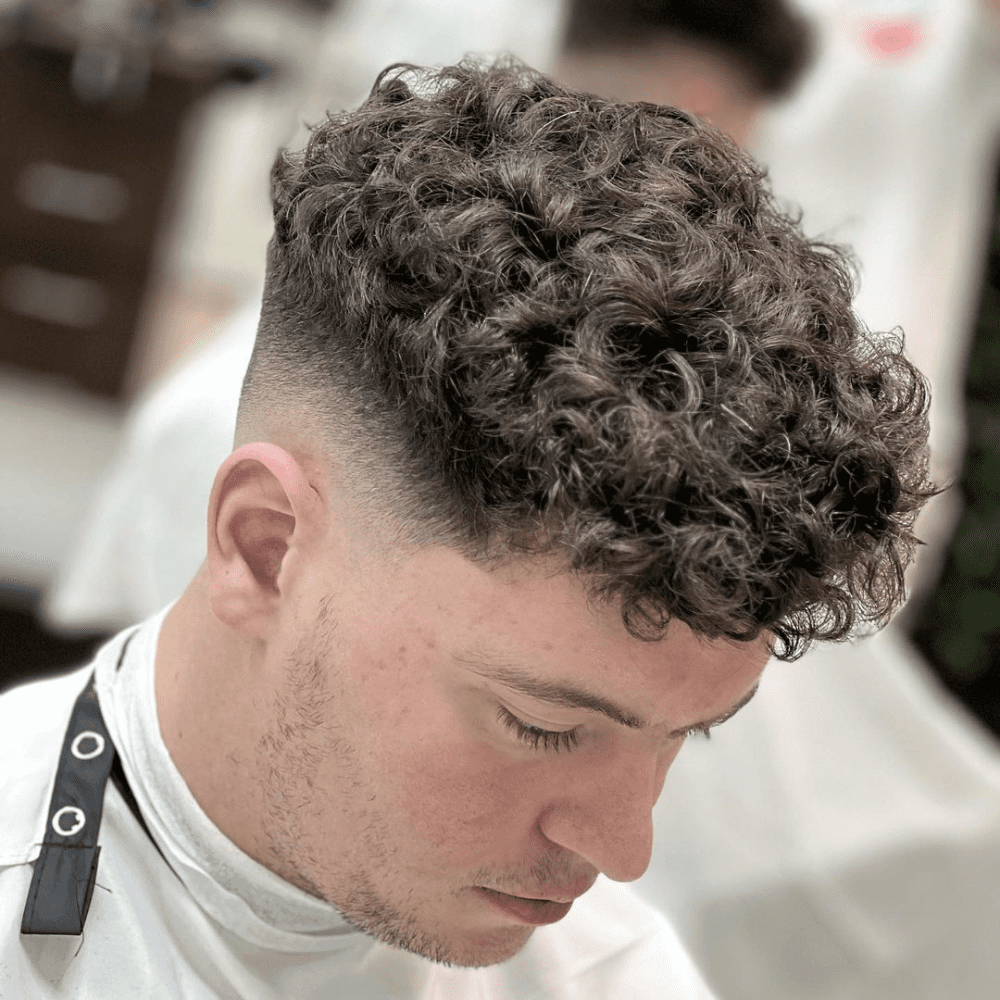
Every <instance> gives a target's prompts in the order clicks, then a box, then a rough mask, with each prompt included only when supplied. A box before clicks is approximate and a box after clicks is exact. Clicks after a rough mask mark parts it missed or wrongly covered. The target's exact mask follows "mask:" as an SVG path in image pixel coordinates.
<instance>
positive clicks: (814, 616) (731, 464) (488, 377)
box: [247, 61, 934, 659]
mask: <svg viewBox="0 0 1000 1000" xmlns="http://www.w3.org/2000/svg"><path fill="white" fill-rule="evenodd" d="M272 183H273V200H274V214H275V235H274V239H273V240H272V244H271V248H270V253H269V275H268V284H267V291H266V293H265V307H264V312H263V320H262V324H261V331H260V334H259V336H258V345H257V350H256V352H255V356H254V360H253V361H252V362H251V373H250V376H249V377H248V383H247V384H248V387H252V386H254V385H257V386H258V389H259V386H260V385H264V386H265V387H266V386H267V384H268V370H269V367H270V369H272V370H275V371H276V370H277V369H278V368H281V369H282V370H283V371H287V370H288V366H289V365H290V364H291V365H292V366H293V368H294V370H295V371H296V372H297V373H298V374H297V375H296V378H298V379H310V378H311V379H312V380H313V381H315V380H316V379H324V378H325V379H327V380H328V383H329V389H328V391H329V392H330V393H331V398H332V399H333V398H335V399H336V400H338V401H339V402H338V405H340V406H348V404H350V406H351V407H353V412H360V413H371V414H377V417H378V419H377V421H375V418H374V417H373V418H372V419H373V421H375V422H374V423H373V424H372V426H375V423H378V426H379V427H380V428H381V430H380V431H379V433H380V434H381V435H382V437H383V438H384V439H385V440H388V441H390V442H391V443H393V444H394V447H392V448H388V447H386V448H384V453H385V454H392V455H398V456H400V458H399V460H398V462H396V465H398V466H399V469H398V470H397V471H398V472H399V474H400V475H401V476H402V477H403V481H404V482H405V483H406V484H407V488H408V489H409V490H410V491H411V492H412V495H413V496H417V497H420V498H421V500H420V504H419V506H420V508H421V509H422V510H424V511H426V514H425V515H424V517H425V519H426V520H428V521H433V522H434V524H435V525H437V526H438V527H440V528H441V529H442V530H443V531H445V532H446V533H447V534H448V535H449V537H452V538H454V539H457V540H458V544H459V545H460V547H461V549H462V551H463V552H466V553H468V554H470V555H472V556H479V557H483V556H484V554H490V553H492V554H495V553H497V552H504V551H505V552H506V553H507V554H512V553H515V552H527V553H536V554H537V553H552V552H553V551H557V552H558V553H559V554H560V556H561V557H562V558H564V559H565V560H566V562H568V564H569V567H570V569H571V570H572V571H574V572H578V573H580V574H582V575H583V576H585V577H586V578H587V579H588V580H589V581H590V582H591V585H592V591H593V593H594V594H595V596H599V597H602V598H608V599H614V598H617V599H618V600H620V602H621V607H622V615H623V619H624V622H625V625H626V627H627V628H628V629H629V631H630V632H631V633H632V634H634V635H636V636H640V637H642V638H656V637H658V636H659V635H661V634H662V630H663V628H664V627H665V625H666V623H667V622H669V621H670V620H671V619H674V618H677V619H680V620H681V621H683V622H686V623H687V624H688V625H689V626H690V627H691V628H692V629H694V630H695V631H697V632H698V633H700V634H703V635H704V636H706V637H709V638H718V637H729V638H731V639H733V640H750V639H754V638H756V637H758V636H760V635H762V634H764V633H770V635H771V636H773V637H774V639H775V642H774V647H775V654H776V655H777V656H779V657H781V658H784V659H792V658H794V657H796V656H798V655H800V654H801V652H802V651H803V650H804V649H805V648H806V646H807V645H808V644H809V643H810V642H811V641H813V640H817V639H825V640H835V639H843V638H845V637H847V636H848V634H849V633H850V632H851V631H852V630H853V629H854V628H855V627H856V626H858V625H860V624H862V623H872V624H875V625H880V624H883V623H884V622H885V621H886V620H887V619H888V617H889V616H890V615H891V613H892V612H893V611H894V610H895V609H896V607H897V606H898V605H899V604H900V603H901V601H902V599H903V597H904V596H905V595H904V585H903V572H904V569H905V567H906V565H907V563H908V562H909V560H910V559H911V558H912V555H913V552H914V547H915V545H916V539H915V537H914V535H913V533H912V525H913V521H914V518H915V516H916V513H917V511H918V510H919V508H920V506H921V505H922V504H923V502H924V501H925V500H926V499H927V498H928V497H929V496H930V495H932V494H933V492H934V490H933V488H932V487H931V484H930V483H929V481H928V479H927V462H926V440H927V426H926V411H927V391H926V387H925V383H924V380H923V378H922V377H921V375H920V374H919V373H918V372H917V371H916V369H915V368H914V367H913V366H912V365H911V364H910V363H909V362H908V361H907V360H906V359H905V357H904V356H903V353H902V344H901V342H900V339H899V338H898V337H893V336H873V335H871V334H869V333H868V332H867V331H866V330H865V329H864V328H863V327H862V325H861V324H860V323H859V321H858V319H857V318H856V317H855V315H854V313H853V312H852V309H851V299H852V291H853V288H852V278H851V271H850V268H849V264H848V261H847V259H846V257H845V255H844V252H843V251H842V250H840V249H839V248H837V247H835V246H833V245H830V244H826V243H822V242H819V241H815V240H810V239H807V238H806V237H805V236H804V235H803V234H802V232H801V230H800V228H799V226H798V223H797V221H796V220H794V219H792V218H789V217H788V216H787V215H786V214H784V213H783V212H782V211H781V210H780V209H779V208H778V207H777V205H776V203H775V201H774V199H773V197H772V195H771V194H770V192H769V191H768V189H767V185H766V178H765V176H764V174H763V173H762V171H761V169H760V168H759V167H758V166H757V165H756V164H755V163H754V162H753V161H752V160H751V159H750V158H749V157H748V156H746V155H745V154H744V153H742V152H741V151H740V150H738V149H737V148H736V147H735V146H734V145H733V143H732V142H730V140H729V139H727V138H726V137H725V136H723V135H722V134H721V133H719V132H717V131H715V130H714V129H712V128H710V127H708V126H706V125H705V124H703V123H701V122H699V121H698V120H697V119H695V118H694V117H692V116H690V115H688V114H686V113H684V112H681V111H678V110H676V109H674V108H669V107H660V106H654V105H651V104H623V103H617V102H613V101H609V100H604V99H601V98H598V97H596V96H593V95H590V94H582V93H576V92H573V91H569V90H566V89H564V88H562V87H560V86H558V85H557V84H555V83H554V82H552V81H551V80H550V79H548V78H546V77H545V76H543V75H541V74H538V73H536V72H534V71H532V70H529V69H528V68H526V67H524V66H523V65H520V64H517V63H515V62H513V61H507V62H504V63H498V64H495V65H492V66H483V65H479V64H476V63H472V62H465V63H462V64H461V65H458V66H453V67H449V68H447V69H444V70H440V71H434V72H429V71H422V70H418V69H417V68H416V67H412V66H394V67H390V68H389V69H387V70H386V71H384V72H383V73H382V75H381V76H380V77H379V79H378V81H377V82H376V84H375V86H374V88H373V90H372V92H371V95H370V97H369V98H368V100H367V101H366V102H365V103H364V104H363V105H362V106H361V108H360V109H358V110H356V111H354V112H351V113H344V114H339V115H333V116H330V117H328V119H327V120H326V121H325V122H323V123H322V124H320V125H319V126H318V127H316V128H315V129H314V130H313V132H312V135H311V139H310V141H309V143H308V146H307V148H306V149H305V150H304V151H303V152H302V153H300V154H289V153H287V152H286V153H283V154H282V155H281V156H279V159H278V161H277V163H276V164H275V167H274V170H273V177H272ZM281 384H282V385H287V384H288V381H287V378H284V379H283V380H282V381H281ZM334 387H336V391H334ZM248 391H249V390H248ZM359 399H360V400H361V402H360V403H359V402H357V401H358V400H359ZM351 400H354V402H353V403H351ZM334 412H335V411H334ZM385 440H384V441H383V445H385ZM394 474H395V473H394Z"/></svg>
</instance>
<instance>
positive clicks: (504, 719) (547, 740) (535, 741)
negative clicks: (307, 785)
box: [497, 705, 580, 751]
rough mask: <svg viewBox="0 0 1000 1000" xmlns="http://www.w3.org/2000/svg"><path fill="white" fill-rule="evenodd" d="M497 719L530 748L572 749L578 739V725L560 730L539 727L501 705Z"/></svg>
mask: <svg viewBox="0 0 1000 1000" xmlns="http://www.w3.org/2000/svg"><path fill="white" fill-rule="evenodd" d="M497 719H498V720H499V721H500V722H501V723H502V724H503V725H504V726H506V727H507V728H508V729H510V730H512V731H513V732H514V734H515V735H516V736H517V738H518V739H519V740H520V741H521V742H522V743H526V744H527V745H528V746H530V747H531V748H532V750H554V751H559V750H572V749H573V748H574V747H575V746H576V745H577V743H578V742H579V740H580V734H579V728H580V727H579V726H574V727H573V728H572V729H561V730H556V729H541V728H540V727H538V726H532V725H531V724H530V723H527V722H525V721H524V720H523V719H519V718H518V717H517V716H516V715H514V714H513V712H510V711H508V710H507V709H506V708H504V706H503V705H500V706H499V707H498V709H497Z"/></svg>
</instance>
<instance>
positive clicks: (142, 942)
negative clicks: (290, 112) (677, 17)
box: [0, 62, 933, 1000]
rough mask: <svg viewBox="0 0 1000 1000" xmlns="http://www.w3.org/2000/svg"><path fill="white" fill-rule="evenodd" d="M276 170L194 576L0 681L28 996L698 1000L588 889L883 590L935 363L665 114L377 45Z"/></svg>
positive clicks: (908, 542) (513, 72)
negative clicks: (774, 661) (6, 688)
mask: <svg viewBox="0 0 1000 1000" xmlns="http://www.w3.org/2000/svg"><path fill="white" fill-rule="evenodd" d="M272 178H273V188H272V190H273V201H274V210H275V233H274V236H273V237H272V240H271V243H270V244H269V250H268V268H267V276H266V281H265V293H264V298H263V306H262V311H261V318H260V324H259V327H258V333H257V337H256V339H255V343H254V349H253V354H252V356H251V360H250V364H249V367H248V370H247V375H246V378H245V381H244V384H243V390H242V393H241V397H240V404H239V410H238V414H237V430H236V440H235V442H234V447H235V451H234V452H233V453H232V454H231V455H230V456H229V457H228V458H227V459H226V460H225V461H224V462H223V463H222V465H221V467H220V469H219V471H218V473H217V475H216V478H215V482H214V485H213V490H212V494H211V497H210V500H209V503H208V538H209V551H208V557H207V559H206V561H205V562H204V563H203V565H202V566H201V568H200V569H199V570H198V572H197V573H196V575H195V577H194V579H193V580H192V581H191V583H190V584H189V585H188V587H187V588H186V589H185V591H184V593H183V594H182V595H181V596H180V598H179V599H178V600H177V601H176V602H175V603H173V604H171V605H169V606H168V607H167V608H165V609H163V610H162V611H161V612H159V613H158V614H156V615H154V616H153V617H152V618H150V619H149V620H147V621H146V622H144V623H142V624H141V625H139V626H137V627H133V628H130V629H127V630H125V631H124V632H122V633H120V634H119V635H118V636H116V637H115V638H113V639H112V640H111V641H110V642H109V643H108V644H107V645H106V646H105V647H103V648H102V650H101V651H100V652H99V653H98V655H97V657H96V660H95V663H94V664H92V665H87V666H85V667H83V668H81V669H80V670H77V671H74V672H72V673H70V674H67V675H64V676H61V677H57V678H54V679H48V680H43V681H40V682H36V683H34V684H29V685H25V686H23V687H21V688H17V689H14V690H13V691H11V692H8V693H7V694H6V695H5V696H4V697H3V699H2V700H0V716H2V717H3V725H2V726H0V731H2V732H3V734H4V735H3V740H4V747H3V753H2V754H0V758H2V759H3V760H4V762H5V768H6V771H7V774H6V777H5V779H4V784H5V786H6V787H5V797H6V801H7V803H8V805H9V807H10V808H9V812H10V819H11V822H9V823H8V824H5V827H4V829H3V831H2V833H0V859H2V862H3V865H2V867H0V910H2V912H3V921H2V924H3V928H4V936H3V940H2V942H0V948H2V949H3V961H2V965H3V969H4V976H5V982H6V983H7V984H8V985H12V986H13V988H14V990H15V992H16V993H17V995H18V996H19V997H24V998H26V1000H27V998H30V997H54V996H57V995H63V994H65V992H66V991H67V990H68V991H70V992H75V993H82V994H87V995H91V994H92V995H101V996H115V995H119V994H121V993H123V992H125V991H128V992H135V991H136V990H139V991H140V992H142V993H143V994H145V995H148V996H160V997H164V998H166V997H171V998H173V997H176V998H180V997H184V998H185V1000H190V998H197V997H205V998H206V1000H207V998H215V997H220V996H229V995H232V994H237V995H240V996H242V997H247V998H252V997H257V996H259V997H262V998H263V997H265V996H266V997H273V996H287V997H295V998H297V1000H303V998H306V997H309V996H316V997H319V996H328V995H330V991H331V990H333V991H334V992H335V993H336V995H337V996H343V997H345V998H346V997H348V996H358V997H367V998H374V997H383V996H384V997H389V996H397V997H399V996H402V997H413V998H417V997H426V998H430V997H448V998H449V1000H452V998H459V997H465V996H468V997H470V998H471V997H483V996H495V997H497V998H501V997H504V998H505V997H510V996H539V997H541V996H545V997H552V998H557V997H565V998H567V1000H568V998H570V997H579V996H625V995H628V996H641V997H648V998H650V1000H654V998H656V1000H660V998H663V997H676V998H682V997H685V998H687V997H689V998H691V1000H695V998H707V997H709V996H710V994H709V992H708V990H706V988H705V987H704V985H703V984H702V983H701V982H700V981H699V978H698V975H697V973H696V972H695V970H694V967H693V966H692V965H691V964H690V962H689V961H688V959H687V958H686V956H685V954H684V952H683V950H682V949H681V948H680V946H679V943H678V942H677V941H676V939H675V938H674V937H673V935H672V932H671V930H670V927H669V924H668V923H667V922H666V921H665V920H663V919H662V918H661V917H658V916H657V915H656V914H655V912H654V911H653V910H652V909H650V908H648V907H645V906H643V905H641V904H640V903H639V901H638V900H637V899H636V898H635V897H633V896H632V895H631V893H629V892H628V891H627V890H625V889H624V888H622V887H616V886H612V885H610V884H609V883H608V882H606V881H603V880H602V881H601V882H600V883H599V884H598V885H597V886H596V887H595V888H594V889H593V892H592V894H591V895H589V896H587V897H586V898H584V899H581V900H580V901H579V903H578V904H577V906H576V907H575V908H574V909H573V910H572V912H571V904H572V903H573V900H574V899H576V898H577V897H581V896H583V895H584V894H585V893H587V892H588V890H590V889H591V887H592V886H594V883H595V880H596V879H597V877H598V875H599V874H601V873H603V874H604V875H606V876H607V878H608V879H610V880H612V881H614V882H627V881H633V880H635V879H636V878H638V877H639V875H641V873H642V871H643V870H644V869H645V867H646V866H647V864H648V862H649V857H650V852H651V849H652V827H651V817H650V811H651V809H652V806H653V803H654V802H655V800H656V798H657V796H658V794H659V791H660V788H661V786H662V783H663V779H664V777H665V774H666V771H667V769H668V768H669V766H670V764H671V762H672V761H673V759H674V758H675V757H676V755H677V753H678V751H679V750H680V749H681V745H682V743H683V742H684V739H685V738H686V737H687V736H689V735H693V734H694V733H696V732H701V733H707V731H708V730H709V729H711V728H713V727H715V726H717V725H720V724H721V723H723V722H725V721H726V720H728V719H729V718H730V717H731V716H733V715H734V714H735V713H736V712H737V711H738V710H739V709H741V708H742V707H743V706H744V705H745V704H747V702H749V700H750V699H751V698H752V696H753V694H754V692H755V690H756V686H757V683H758V680H759V677H760V674H761V672H762V671H763V669H764V666H765V664H766V663H767V661H768V660H769V659H770V657H771V656H772V655H773V656H775V657H777V658H779V659H786V660H787V659H794V658H795V657H796V656H797V655H799V654H800V653H801V652H802V651H803V650H804V649H805V648H806V647H807V646H808V645H809V644H811V643H813V642H817V641H824V640H826V641H832V640H836V639H841V638H843V637H844V636H845V635H847V634H849V633H850V632H851V631H852V630H853V628H854V627H856V626H860V625H862V624H867V625H870V626H874V627H878V626H879V625H881V624H883V623H884V622H885V621H886V620H887V618H888V617H889V616H890V615H891V614H892V612H893V611H894V610H895V608H896V606H898V603H899V602H900V601H901V600H902V598H903V595H904V588H903V572H904V569H905V566H906V565H907V563H908V562H909V560H910V558H911V557H912V554H913V551H914V549H915V546H916V539H915V537H914V536H913V535H912V531H911V528H912V525H913V521H914V519H915V517H916V514H917V511H918V510H919V508H920V507H921V506H922V504H923V502H924V501H925V500H926V499H927V497H928V496H929V495H930V494H931V493H932V492H933V487H932V486H931V484H930V482H929V480H928V478H927V455H926V439H927V424H926V409H927V399H926V391H925V385H924V382H923V379H922V377H921V376H920V374H919V373H918V372H917V371H916V369H915V368H914V367H913V366H912V364H911V363H910V362H909V361H907V360H906V359H905V357H904V356H903V354H902V348H901V343H900V341H899V339H898V338H894V337H892V336H886V335H880V334H870V333H869V332H868V331H866V330H865V329H864V328H863V327H861V326H860V325H859V324H858V322H857V320H856V317H855V316H854V314H853V312H852V309H851V282H850V278H849V272H848V270H847V268H846V266H845V261H844V260H843V258H842V256H841V255H840V254H839V253H838V251H837V250H836V248H834V247H832V246H829V245H827V244H824V243H822V242H819V241H813V240H809V239H807V238H805V237H804V236H803V235H802V234H801V232H800V231H799V230H798V229H797V227H796V224H795V223H794V221H793V220H791V219H789V218H788V217H787V216H786V215H784V214H783V213H782V212H780V211H777V210H776V209H775V207H774V203H773V198H772V197H771V195H770V193H769V192H768V191H767V188H766V186H765V180H764V175H763V174H762V172H761V171H760V170H759V169H758V168H757V166H756V165H755V164H754V162H753V161H752V160H751V159H750V158H749V157H748V156H746V155H745V154H744V153H742V152H741V151H740V150H739V149H738V148H737V147H736V146H735V144H733V143H732V142H731V141H730V140H728V139H727V138H726V137H725V136H724V135H723V134H722V133H720V132H719V131H717V130H715V129H712V128H711V127H708V126H706V125H704V124H703V123H701V122H699V121H698V119H697V118H695V117H694V116H693V115H690V114H688V113H686V112H683V111H679V110H677V109H674V108H666V107H661V106H657V105H653V104H643V105H634V104H621V103H614V102H608V101H605V100H603V99H601V98H599V97H596V96H594V95H587V94H580V93H579V92H576V91H572V90H567V89H566V88H564V87H562V86H560V85H558V84H556V83H554V82H553V81H551V80H550V79H548V78H546V77H544V76H542V75H540V74H538V73H536V72H534V71H532V70H529V69H527V68H526V67H524V66H523V65H521V64H516V63H500V64H494V65H492V66H484V65H481V64H476V63H472V62H466V63H463V64H462V65H460V66H456V67H450V68H448V69H445V70H441V71H428V72H424V71H420V70H419V69H417V68H415V67H402V68H399V67H391V68H390V69H389V70H388V71H386V73H384V74H382V75H381V76H380V78H379V80H378V82H377V84H376V86H375V88H373V91H372V94H371V96H370V97H369V99H368V100H367V101H366V102H365V103H364V104H363V105H362V106H361V107H360V108H359V109H358V110H356V111H354V112H347V113H342V114H339V115H333V116H331V117H329V118H328V119H327V120H325V121H324V122H323V123H321V124H320V125H318V126H317V127H316V128H315V130H314V132H313V134H312V137H311V139H310V141H309V143H308V145H307V147H306V149H305V150H304V151H302V152H301V153H299V154H290V153H287V152H283V153H282V154H280V155H279V158H278V160H277V162H276V164H275V168H274V171H273V175H272ZM734 274H738V275H739V280H738V281H730V280H729V279H730V278H731V277H732V275H734ZM845 456H849V461H848V462H846V463H845ZM654 484H655V487H654ZM804 553H807V554H808V555H807V556H806V555H804ZM67 717H68V718H69V723H68V726H67V721H66V720H67ZM60 746H61V747H62V752H61V754H60V750H59V748H60ZM53 774H54V778H53ZM109 778H110V780H111V782H112V785H113V786H114V787H113V789H108V795H107V798H106V799H105V794H104V793H105V785H106V783H107V782H108V780H109ZM46 801H48V807H47V808H46ZM102 810H103V813H104V815H103V822H102ZM99 831H100V834H101V836H100V843H98V832H99ZM102 849H103V852H104V853H103V855H102V856H100V859H99V855H100V852H101V850H102ZM98 860H100V862H101V868H100V879H101V880H100V881H98V878H97V875H98V872H97V865H98ZM22 901H23V903H22ZM88 920H89V923H88ZM564 920H565V923H563V922H562V921H564ZM18 921H19V922H20V929H21V936H20V937H19V936H18V935H17V933H16V927H17V922H18ZM84 924H87V928H88V933H87V934H86V936H85V937H84V939H83V940H82V941H81V942H80V944H79V945H78V946H77V945H76V942H75V941H68V942H67V941H66V940H65V935H78V934H81V933H82V932H83V930H84ZM550 924H551V925H554V926H551V927H545V926H542V925H550ZM74 947H75V950H74ZM428 960H430V961H428ZM435 963H437V964H435Z"/></svg>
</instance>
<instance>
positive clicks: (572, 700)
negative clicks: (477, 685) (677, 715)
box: [455, 652, 759, 738]
mask: <svg viewBox="0 0 1000 1000" xmlns="http://www.w3.org/2000/svg"><path fill="white" fill-rule="evenodd" d="M455 659H457V660H458V661H459V662H460V663H462V664H463V665H464V666H467V667H469V668H470V669H471V670H472V671H473V672H474V673H477V674H479V676H481V677H486V678H487V679H489V680H493V681H497V682H498V683H500V684H502V685H503V686H504V687H507V688H510V689H511V690H512V691H519V692H520V693H521V694H524V695H527V696H528V697H529V698H534V699H535V700H537V701H544V702H547V703H548V704H550V705H559V706H560V707H562V708H582V709H586V710H587V711H590V712H598V713H599V714H601V715H605V716H607V717H608V718H609V719H612V720H613V721H615V722H617V723H618V724H619V725H620V726H626V727H627V728H628V729H646V728H647V727H648V726H649V723H648V722H647V721H646V720H645V719H642V718H640V717H639V716H638V715H635V714H634V713H632V712H629V711H628V710H627V709H625V708H622V707H621V706H620V705H616V704H615V703H614V702H613V701H610V700H609V699H607V698H603V697H601V696H600V695H596V694H593V693H592V692H590V691H587V690H586V689H584V688H581V687H577V686H576V685H575V684H568V683H563V682H561V681H549V680H543V679H542V678H540V677H535V676H534V675H533V674H531V673H529V672H528V671H526V670H524V669H523V668H521V667H516V666H513V665H512V664H508V663H502V662H499V661H494V660H493V659H492V658H491V657H486V656H482V655H477V654H473V653H468V652H467V653H464V654H456V656H455ZM758 687H759V683H756V684H754V686H753V687H752V688H750V690H749V691H748V692H747V693H746V694H745V695H743V697H742V698H740V700H739V701H738V702H737V703H736V704H735V705H733V706H732V708H730V709H727V710H726V711H725V712H723V713H722V714H721V715H717V716H716V717H715V718H712V719H706V720H704V721H703V722H695V723H692V724H690V725H688V726H684V727H683V728H682V729H675V730H673V731H671V732H670V733H669V734H668V735H669V736H670V737H671V738H676V737H680V736H683V735H685V734H686V733H689V732H690V731H691V730H693V729H711V728H713V727H714V726H718V725H720V724H721V723H723V722H726V721H727V720H728V719H731V718H732V717H733V716H734V715H735V714H736V713H737V712H738V711H739V710H740V709H741V708H743V706H744V705H746V704H748V703H749V702H750V700H751V699H752V698H753V696H754V695H755V694H756V693H757V688H758Z"/></svg>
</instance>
